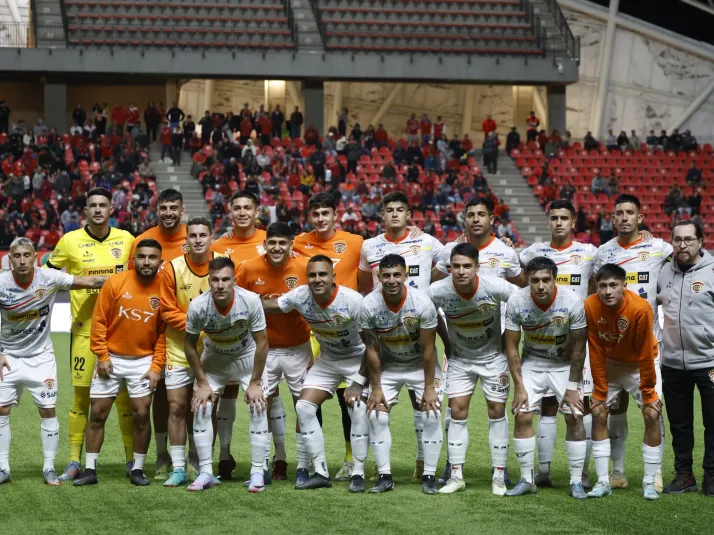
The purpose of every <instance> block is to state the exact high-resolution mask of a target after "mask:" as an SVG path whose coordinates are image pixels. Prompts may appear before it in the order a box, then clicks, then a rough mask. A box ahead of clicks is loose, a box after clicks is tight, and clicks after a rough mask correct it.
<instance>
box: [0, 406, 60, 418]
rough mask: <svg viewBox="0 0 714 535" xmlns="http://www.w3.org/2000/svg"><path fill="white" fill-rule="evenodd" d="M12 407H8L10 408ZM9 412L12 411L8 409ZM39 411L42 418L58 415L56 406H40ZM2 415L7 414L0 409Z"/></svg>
mask: <svg viewBox="0 0 714 535" xmlns="http://www.w3.org/2000/svg"><path fill="white" fill-rule="evenodd" d="M9 408H10V407H8V409H9ZM7 413H8V414H10V411H9V410H8V411H7ZM39 413H40V418H54V417H55V416H57V412H56V411H55V408H54V407H40V408H39ZM0 416H7V414H3V413H2V410H0Z"/></svg>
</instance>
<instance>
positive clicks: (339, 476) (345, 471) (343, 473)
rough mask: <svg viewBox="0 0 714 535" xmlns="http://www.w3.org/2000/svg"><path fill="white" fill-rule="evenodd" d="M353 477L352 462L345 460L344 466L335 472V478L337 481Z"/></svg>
mask: <svg viewBox="0 0 714 535" xmlns="http://www.w3.org/2000/svg"><path fill="white" fill-rule="evenodd" d="M351 478H352V463H348V462H347V461H345V464H343V465H342V468H340V471H339V472H337V473H336V474H335V477H333V478H332V479H334V480H335V481H349V480H350V479H351Z"/></svg>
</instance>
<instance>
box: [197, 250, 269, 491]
mask: <svg viewBox="0 0 714 535" xmlns="http://www.w3.org/2000/svg"><path fill="white" fill-rule="evenodd" d="M234 279H235V264H234V263H233V261H232V260H231V259H230V258H228V257H219V258H214V259H213V260H211V261H210V263H209V264H208V284H209V286H210V291H209V292H206V293H204V294H202V295H201V296H199V297H197V298H196V299H194V300H193V301H191V304H190V305H189V307H188V314H187V315H186V338H185V341H184V352H185V354H186V360H187V361H188V363H189V365H190V366H191V371H192V372H193V374H194V377H195V378H196V382H195V384H194V393H193V400H192V402H191V409H192V410H193V413H194V417H193V440H194V443H195V444H196V452H197V453H198V463H199V474H198V478H196V480H195V481H194V482H193V483H191V485H189V487H188V490H190V491H200V490H204V489H208V488H211V487H213V485H214V484H215V481H216V480H215V478H214V477H213V422H212V421H211V411H212V408H213V403H215V401H216V400H217V399H218V396H219V395H221V394H222V393H223V390H224V389H225V387H226V385H227V384H229V383H234V384H235V383H239V384H240V386H241V387H242V388H243V391H244V392H245V402H246V403H247V404H248V405H249V407H250V447H251V468H250V483H249V486H248V490H249V491H250V492H262V491H263V490H264V488H265V483H264V479H263V459H264V458H265V449H266V447H267V446H268V416H267V405H266V400H265V393H264V390H263V380H264V371H265V360H266V357H267V354H268V335H267V334H266V331H265V329H266V325H265V315H264V314H263V307H262V305H261V303H260V297H258V296H257V295H256V294H254V293H253V292H249V291H248V290H244V289H243V288H240V287H238V286H235V284H234ZM201 332H205V333H206V338H205V340H204V349H203V355H201V356H199V354H198V349H197V345H198V339H199V336H200V335H201Z"/></svg>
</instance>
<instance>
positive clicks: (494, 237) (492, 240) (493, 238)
mask: <svg viewBox="0 0 714 535" xmlns="http://www.w3.org/2000/svg"><path fill="white" fill-rule="evenodd" d="M495 240H496V236H494V235H493V234H491V237H490V238H489V239H488V241H487V242H486V243H484V244H483V245H482V246H481V247H477V249H478V250H479V251H483V250H484V249H485V248H486V247H488V246H489V245H491V244H492V243H493V242H494V241H495Z"/></svg>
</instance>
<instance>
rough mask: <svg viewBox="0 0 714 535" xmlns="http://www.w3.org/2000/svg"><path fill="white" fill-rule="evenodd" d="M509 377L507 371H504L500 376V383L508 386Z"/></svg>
mask: <svg viewBox="0 0 714 535" xmlns="http://www.w3.org/2000/svg"><path fill="white" fill-rule="evenodd" d="M508 383H509V378H508V374H507V373H502V374H501V375H499V376H498V384H500V385H501V386H508Z"/></svg>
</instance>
